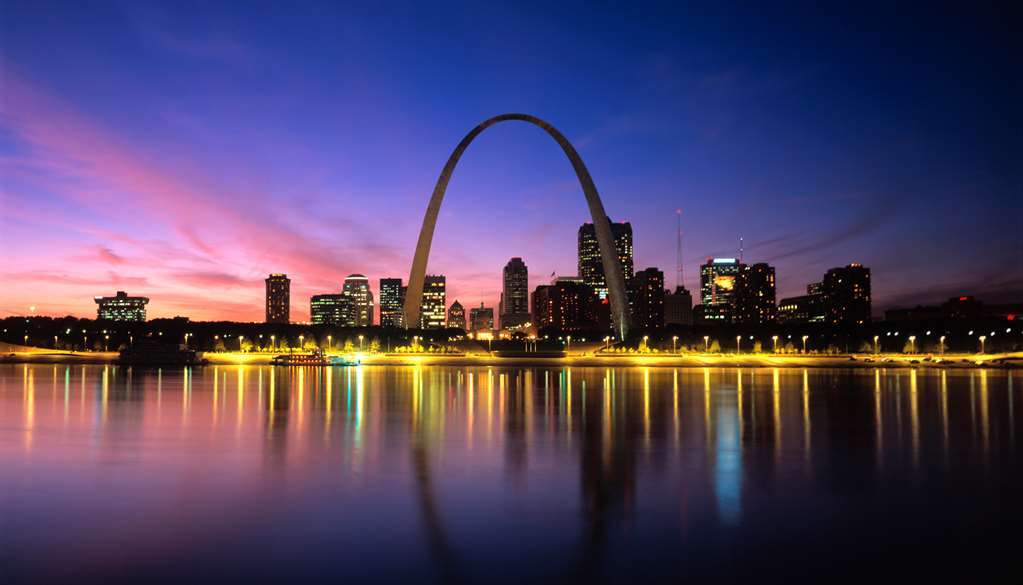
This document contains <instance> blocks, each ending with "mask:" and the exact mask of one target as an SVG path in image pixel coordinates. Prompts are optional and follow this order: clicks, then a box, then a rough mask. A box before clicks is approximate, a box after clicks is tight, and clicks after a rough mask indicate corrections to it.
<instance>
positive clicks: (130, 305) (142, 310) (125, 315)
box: [95, 290, 149, 322]
mask: <svg viewBox="0 0 1023 585" xmlns="http://www.w3.org/2000/svg"><path fill="white" fill-rule="evenodd" d="M95 301H96V304H97V305H99V306H98V307H96V318H97V319H99V320H105V321H139V322H144V321H145V320H146V304H147V303H148V302H149V299H148V298H146V297H129V296H128V293H126V292H124V291H123V290H119V291H117V294H116V295H114V296H112V297H96V298H95Z"/></svg>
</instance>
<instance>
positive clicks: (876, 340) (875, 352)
mask: <svg viewBox="0 0 1023 585" xmlns="http://www.w3.org/2000/svg"><path fill="white" fill-rule="evenodd" d="M879 339H881V336H880V335H875V336H874V355H877V354H879V353H881V352H880V351H879V350H878V345H877V342H878V340H879ZM942 339H944V338H942Z"/></svg>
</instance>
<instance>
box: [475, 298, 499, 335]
mask: <svg viewBox="0 0 1023 585" xmlns="http://www.w3.org/2000/svg"><path fill="white" fill-rule="evenodd" d="M469 324H470V327H471V329H472V330H473V331H493V330H494V308H493V307H484V306H483V303H482V302H481V303H480V306H478V307H473V308H472V309H470V310H469Z"/></svg>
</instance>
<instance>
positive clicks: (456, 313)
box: [448, 300, 465, 331]
mask: <svg viewBox="0 0 1023 585" xmlns="http://www.w3.org/2000/svg"><path fill="white" fill-rule="evenodd" d="M448 327H450V328H451V329H461V330H462V331H465V307H463V306H462V303H460V302H458V301H457V300H456V301H455V302H453V303H451V306H450V307H448Z"/></svg>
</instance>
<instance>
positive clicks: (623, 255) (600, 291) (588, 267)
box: [579, 221, 633, 299]
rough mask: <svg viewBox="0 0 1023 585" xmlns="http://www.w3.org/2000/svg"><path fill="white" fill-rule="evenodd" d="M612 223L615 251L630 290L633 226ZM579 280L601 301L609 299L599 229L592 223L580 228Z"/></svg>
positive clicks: (624, 223) (627, 223)
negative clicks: (598, 241)
mask: <svg viewBox="0 0 1023 585" xmlns="http://www.w3.org/2000/svg"><path fill="white" fill-rule="evenodd" d="M610 223H611V235H612V237H613V238H614V244H615V251H616V252H617V254H618V261H619V262H621V265H622V276H623V277H624V278H625V288H626V290H628V288H629V281H630V280H631V277H632V269H633V268H632V224H630V223H629V222H627V221H626V222H622V223H615V222H610ZM579 278H581V279H582V280H583V284H586V285H587V286H589V287H590V288H592V289H593V291H594V292H595V293H596V294H597V296H598V297H600V298H601V299H603V298H605V297H607V281H606V280H605V278H604V264H603V262H602V261H601V258H600V245H599V244H598V243H597V229H596V228H595V227H594V226H593V224H592V223H584V224H583V225H581V226H579Z"/></svg>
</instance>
